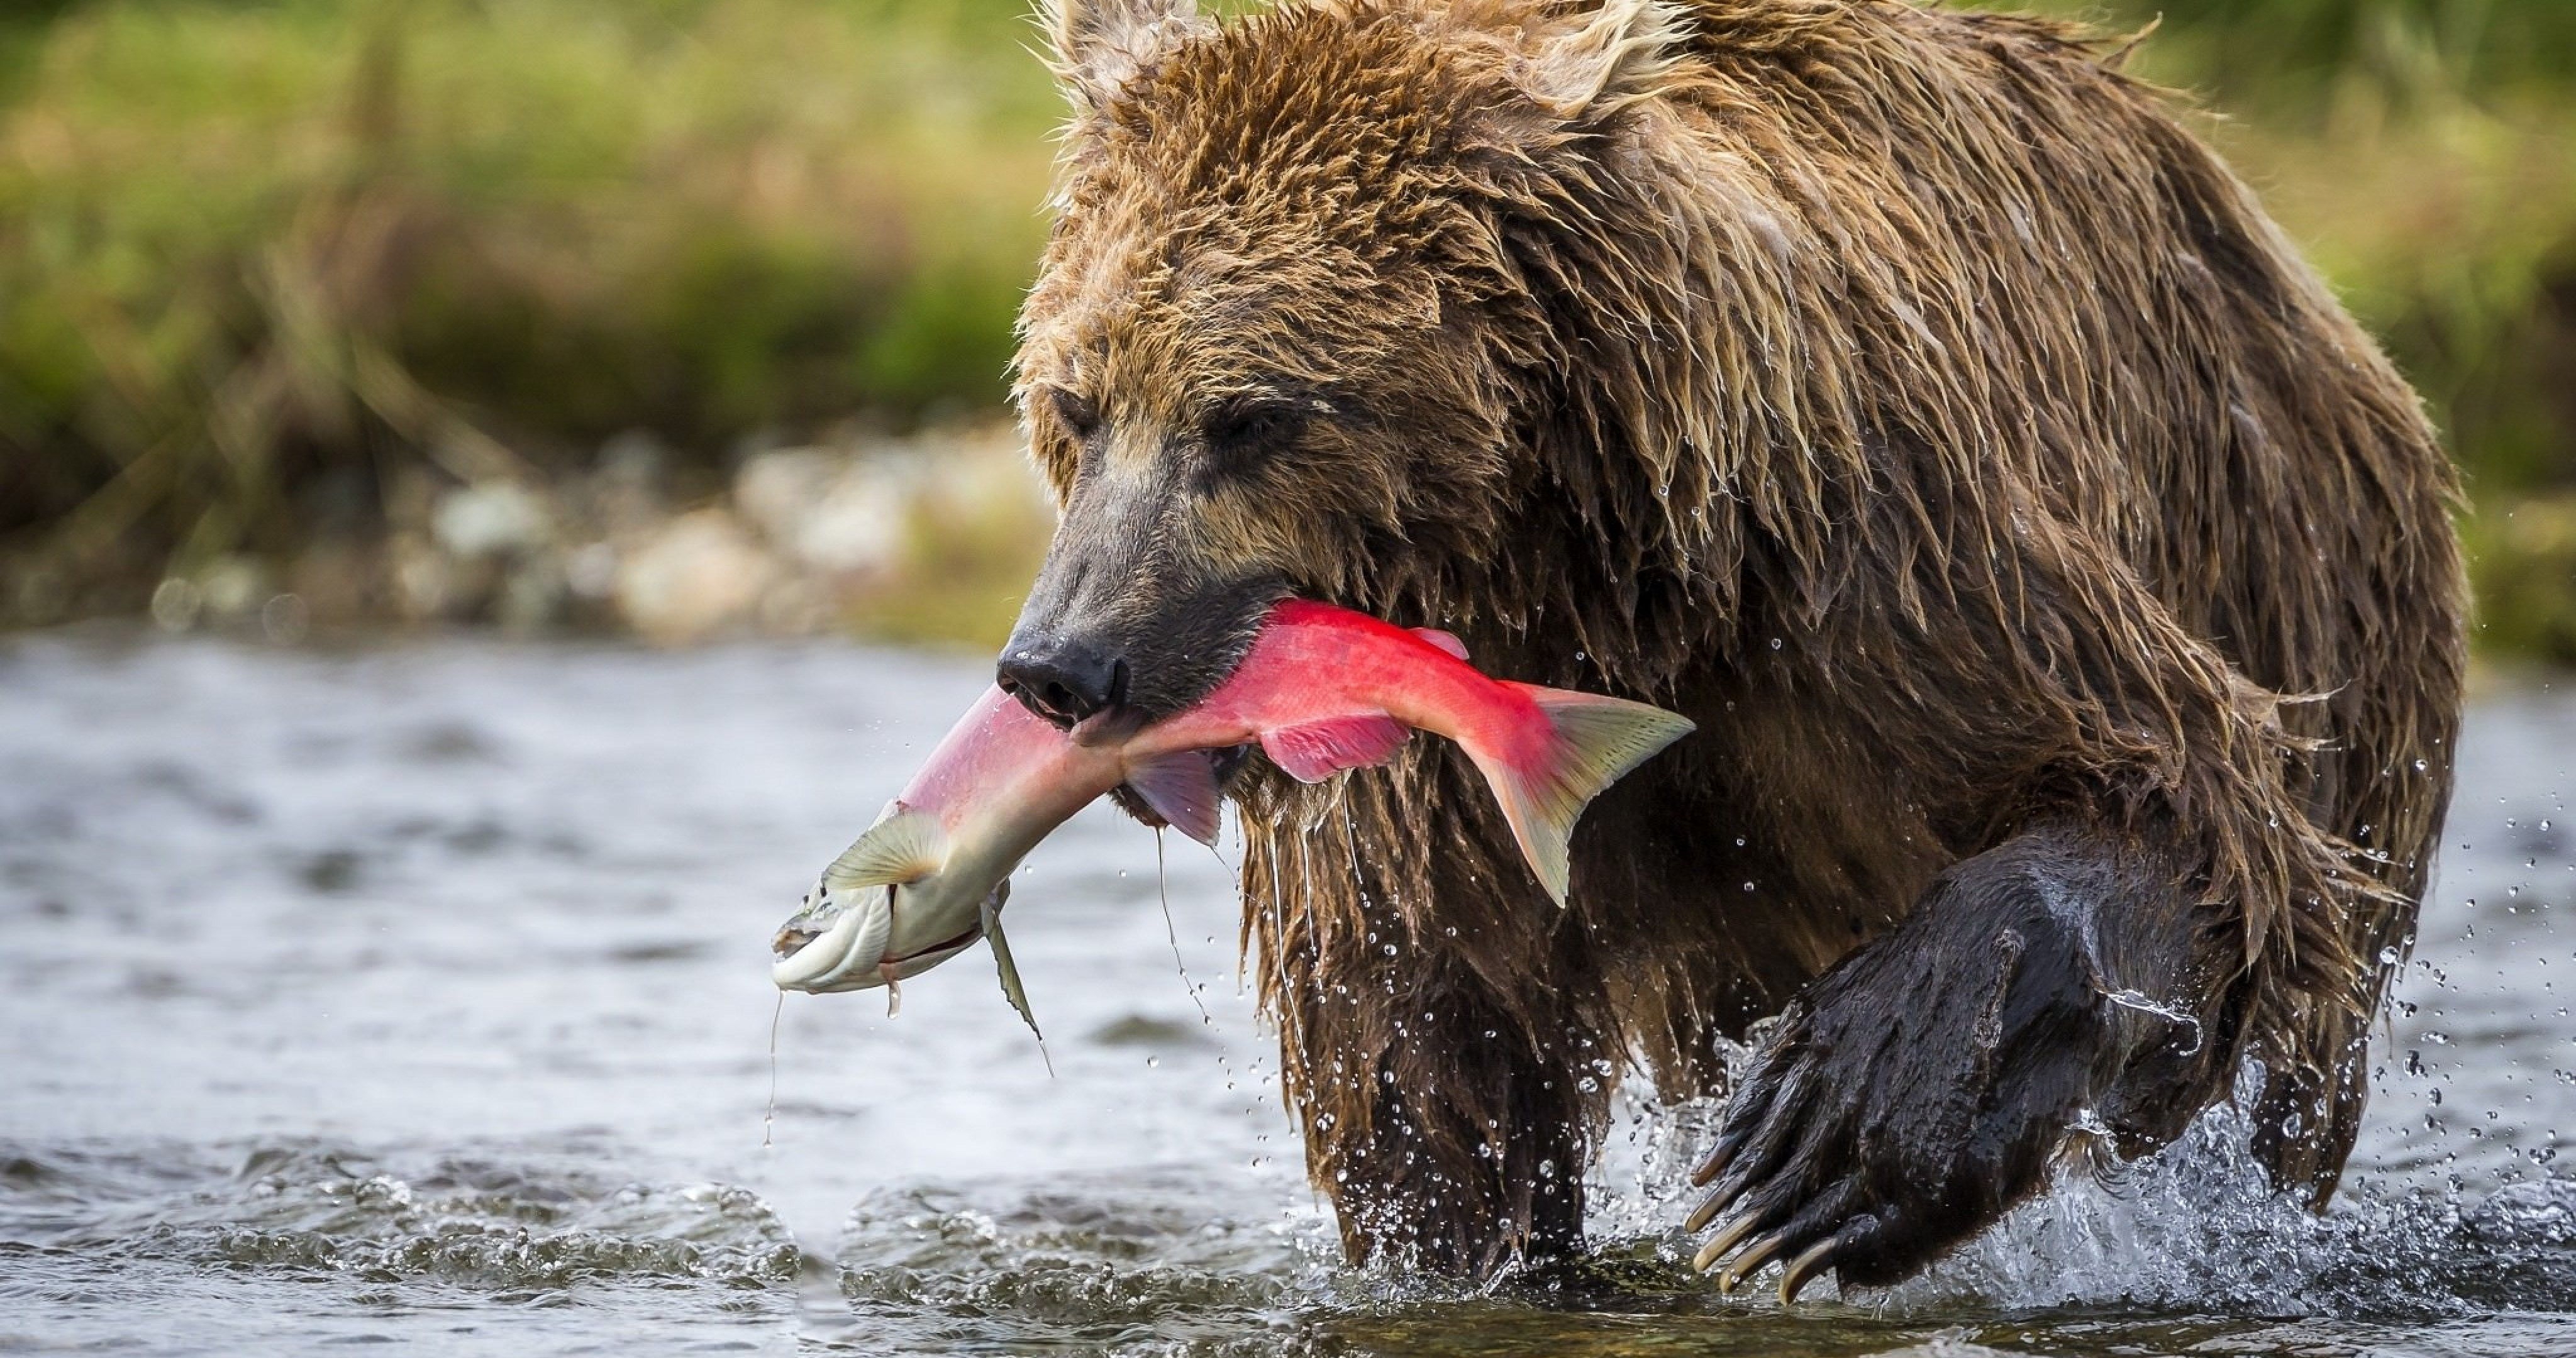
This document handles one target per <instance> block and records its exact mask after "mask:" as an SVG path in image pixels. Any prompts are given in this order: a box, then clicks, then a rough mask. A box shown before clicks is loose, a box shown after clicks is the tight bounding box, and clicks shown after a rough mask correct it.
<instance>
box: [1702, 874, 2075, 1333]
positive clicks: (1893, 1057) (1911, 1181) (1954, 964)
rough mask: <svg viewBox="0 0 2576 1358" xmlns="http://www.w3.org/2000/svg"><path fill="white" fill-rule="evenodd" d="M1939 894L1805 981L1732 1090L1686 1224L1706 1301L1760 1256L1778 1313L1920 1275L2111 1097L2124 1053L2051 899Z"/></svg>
mask: <svg viewBox="0 0 2576 1358" xmlns="http://www.w3.org/2000/svg"><path fill="white" fill-rule="evenodd" d="M1945 885H1946V889H1941V888H1936V890H1935V892H1934V894H1933V897H1932V898H1931V899H1927V900H1926V901H1925V902H1924V903H1923V904H1922V906H1920V907H1918V908H1917V909H1916V910H1915V911H1914V913H1913V914H1912V915H1910V916H1908V917H1907V918H1906V919H1905V920H1904V921H1903V922H1902V923H1900V924H1899V925H1898V927H1897V928H1896V929H1894V930H1892V931H1891V932H1889V933H1887V934H1885V935H1883V936H1881V937H1880V938H1879V939H1877V940H1876V941H1874V942H1872V943H1870V944H1868V945H1866V946H1864V947H1862V948H1860V949H1858V950H1857V951H1855V952H1853V953H1852V954H1850V955H1849V956H1847V957H1846V958H1844V959H1843V961H1842V962H1841V963H1839V964H1837V965H1836V966H1835V967H1834V968H1832V969H1831V970H1829V971H1827V972H1826V973H1825V974H1824V975H1823V976H1821V977H1819V978H1817V980H1816V982H1815V983H1814V984H1813V985H1812V986H1810V987H1809V989H1808V991H1807V992H1806V993H1805V994H1804V995H1803V996H1801V997H1800V998H1799V1000H1798V1001H1796V1002H1795V1003H1793V1004H1792V1005H1791V1006H1790V1008H1789V1011H1788V1013H1787V1014H1785V1015H1784V1016H1783V1021H1782V1022H1781V1024H1780V1026H1779V1027H1778V1029H1777V1030H1775V1031H1774V1033H1773V1034H1772V1036H1771V1040H1770V1042H1769V1043H1768V1044H1767V1045H1766V1047H1765V1048H1764V1049H1763V1051H1762V1053H1761V1054H1760V1056H1758V1057H1757V1058H1756V1060H1755V1062H1754V1064H1753V1068H1752V1070H1751V1072H1750V1073H1749V1074H1748V1075H1747V1076H1746V1077H1745V1079H1744V1080H1743V1081H1742V1083H1741V1084H1740V1085H1738V1086H1737V1088H1736V1090H1735V1093H1734V1096H1733V1098H1732V1099H1731V1100H1730V1101H1729V1103H1728V1105H1727V1109H1726V1114H1725V1117H1724V1118H1723V1120H1722V1122H1721V1124H1720V1126H1719V1129H1718V1137H1717V1143H1716V1146H1715V1148H1714V1149H1713V1150H1712V1151H1711V1152H1710V1154H1709V1156H1708V1157H1707V1158H1706V1159H1705V1160H1704V1161H1702V1162H1701V1163H1700V1165H1699V1166H1698V1167H1697V1169H1696V1170H1695V1171H1694V1173H1693V1174H1692V1178H1693V1180H1694V1181H1695V1182H1697V1183H1700V1184H1704V1185H1706V1186H1707V1187H1708V1190H1709V1191H1708V1196H1707V1198H1706V1199H1705V1200H1704V1201H1703V1202H1701V1203H1700V1205H1699V1207H1698V1208H1697V1210H1695V1211H1693V1212H1692V1213H1691V1215H1690V1219H1689V1222H1688V1223H1687V1224H1688V1229H1689V1230H1691V1231H1693V1232H1697V1231H1699V1230H1702V1229H1705V1228H1706V1227H1708V1226H1709V1225H1710V1224H1711V1223H1719V1222H1722V1225H1720V1226H1719V1229H1718V1232H1717V1234H1716V1235H1715V1236H1714V1237H1712V1238H1711V1239H1710V1240H1709V1242H1708V1244H1707V1246H1706V1247H1704V1248H1702V1249H1701V1250H1700V1251H1698V1253H1697V1255H1696V1256H1695V1257H1694V1258H1693V1260H1692V1263H1693V1265H1694V1267H1696V1268H1698V1269H1700V1270H1701V1271H1704V1272H1705V1271H1711V1270H1714V1271H1715V1272H1716V1274H1717V1283H1718V1287H1719V1289H1720V1290H1721V1291H1724V1292H1732V1291H1733V1290H1734V1289H1735V1288H1736V1287H1738V1286H1740V1285H1741V1284H1742V1283H1743V1282H1744V1281H1745V1280H1747V1279H1749V1278H1751V1277H1752V1276H1753V1275H1754V1274H1755V1273H1757V1272H1758V1271H1760V1270H1761V1269H1762V1268H1763V1267H1764V1266H1765V1265H1767V1264H1769V1263H1770V1262H1772V1261H1773V1260H1774V1259H1780V1260H1785V1261H1786V1264H1785V1266H1784V1267H1783V1269H1782V1273H1781V1278H1780V1291H1781V1294H1782V1296H1783V1297H1784V1298H1794V1297H1795V1296H1797V1295H1798V1293H1799V1292H1800V1291H1801V1290H1803V1289H1804V1288H1805V1287H1806V1286H1807V1285H1808V1284H1809V1283H1811V1282H1813V1281H1814V1280H1815V1279H1816V1278H1817V1277H1818V1276H1820V1275H1821V1274H1823V1273H1824V1272H1826V1271H1827V1270H1831V1271H1833V1272H1834V1273H1835V1274H1836V1275H1837V1276H1838V1277H1840V1278H1841V1279H1842V1280H1843V1281H1845V1282H1847V1283H1856V1284H1865V1285H1876V1284H1881V1283H1888V1282H1894V1281H1896V1280H1898V1279H1901V1278H1904V1277H1907V1276H1909V1275H1911V1274H1913V1273H1915V1272H1917V1271H1919V1270H1920V1269H1921V1268H1922V1267H1923V1266H1924V1265H1925V1264H1927V1263H1929V1262H1930V1261H1931V1260H1932V1259H1933V1258H1934V1257H1935V1256H1937V1255H1939V1254H1940V1253H1942V1252H1943V1251H1945V1250H1948V1249H1949V1248H1951V1247H1952V1246H1954V1245H1957V1244H1958V1243H1959V1242H1960V1241H1962V1240H1965V1239H1966V1238H1968V1237H1969V1236H1971V1235H1973V1234H1975V1233H1976V1232H1977V1231H1979V1230H1981V1229H1983V1228H1984V1227H1985V1226H1986V1225H1988V1224H1989V1223H1991V1222H1992V1221H1994V1220H1995V1218H1997V1217H1999V1216H2001V1215H2002V1214H2003V1212H2004V1210H2005V1209H2006V1208H2008V1207H2010V1206H2011V1205H2012V1204H2013V1203H2015V1202H2017V1201H2019V1200H2021V1199H2022V1198H2023V1197H2025V1196H2027V1195H2028V1194H2029V1193H2031V1192H2032V1191H2034V1190H2035V1189H2036V1188H2037V1187H2039V1186H2040V1185H2041V1184H2042V1183H2044V1182H2045V1180H2046V1175H2047V1170H2048V1167H2049V1164H2050V1162H2051V1158H2052V1156H2053V1155H2054V1153H2055V1152H2056V1150H2057V1149H2058V1147H2059V1146H2060V1145H2061V1144H2062V1142H2063V1141H2064V1138H2065V1136H2066V1133H2067V1129H2068V1128H2069V1127H2070V1126H2072V1125H2075V1124H2076V1123H2077V1122H2078V1121H2079V1120H2081V1118H2083V1117H2084V1116H2086V1115H2087V1114H2088V1113H2092V1112H2094V1111H2095V1110H2096V1109H2097V1107H2100V1105H2101V1104H2102V1102H2103V1100H2104V1098H2105V1096H2106V1095H2107V1094H2108V1093H2109V1092H2110V1090H2109V1087H2110V1086H2111V1085H2112V1084H2113V1083H2114V1082H2115V1081H2116V1079H2117V1076H2118V1072H2119V1070H2120V1067H2121V1065H2122V1064H2123V1060H2124V1056H2125V1053H2124V1052H2123V1051H2122V1050H2121V1049H2120V1047H2119V1046H2118V1044H2117V1043H2115V1042H2114V1041H2113V1040H2112V1038H2111V1035H2110V1027H2109V1024H2110V1022H2111V1020H2110V1018H2109V1017H2108V1014H2109V1011H2108V1010H2107V1009H2106V1008H2105V1007H2104V1005H2103V1002H2102V1000H2101V995H2102V994H2103V989H2102V986H2101V982H2100V978H2099V976H2098V974H2097V970H2098V969H2097V967H2096V966H2095V964H2094V961H2093V959H2092V957H2091V955H2090V953H2089V952H2088V951H2087V949H2086V946H2085V944H2084V943H2083V941H2082V936H2081V933H2080V931H2079V930H2077V929H2075V928H2072V927H2070V921H2069V920H2067V919H2066V918H2064V917H2062V916H2060V915H2059V914H2057V913H2055V912H2054V911H2052V910H2051V908H2050V903H2049V900H2048V896H2049V894H2050V893H2048V892H2043V891H2040V890H2038V889H2037V885H2038V884H2037V883H2036V882H2034V881H2033V880H2032V879H2031V877H2030V876H2029V875H2028V874H2006V873H2001V872H1997V873H1994V874H1991V875H1986V874H1980V873H1977V872H1975V871H1968V872H1962V873H1958V874H1954V876H1953V877H1952V878H1951V879H1950V880H1949V881H1948V882H1947V883H1946V884H1945ZM2101 1111H2104V1112H2108V1111H2110V1110H2109V1109H2108V1108H2102V1110H2101Z"/></svg>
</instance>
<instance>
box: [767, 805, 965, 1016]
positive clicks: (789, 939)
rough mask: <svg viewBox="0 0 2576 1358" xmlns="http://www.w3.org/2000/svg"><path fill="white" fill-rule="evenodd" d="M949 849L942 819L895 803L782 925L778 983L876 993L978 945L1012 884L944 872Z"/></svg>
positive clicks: (776, 940) (773, 948)
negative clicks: (988, 917)
mask: <svg viewBox="0 0 2576 1358" xmlns="http://www.w3.org/2000/svg"><path fill="white" fill-rule="evenodd" d="M945 856H946V855H945V848H944V844H943V842H942V840H941V836H940V834H939V832H938V830H937V823H936V822H935V821H933V820H931V819H930V818H929V817H927V816H925V815H923V814H922V813H920V812H917V811H913V810H910V809H908V808H906V807H904V806H903V805H902V804H901V803H900V802H896V803H889V804H888V805H887V807H886V810H885V812H884V814H882V815H880V816H879V817H878V818H877V823H876V824H875V825H872V826H870V827H869V828H868V831H867V833H865V834H863V835H861V836H860V837H859V838H858V840H857V842H855V843H853V844H852V845H851V846H850V847H849V849H848V850H846V851H844V852H843V853H842V854H841V856H840V857H839V858H837V859H835V860H833V862H832V865H831V866H830V867H827V868H825V869H824V870H823V872H822V875H821V876H820V877H818V878H817V879H816V880H815V882H814V886H813V888H812V889H811V890H808V891H807V892H806V893H805V898H804V900H802V901H801V902H799V903H798V906H797V910H796V913H795V914H793V915H790V916H788V918H787V920H786V922H785V923H783V924H781V925H780V926H779V928H778V932H777V933H776V934H775V935H774V936H773V937H772V938H771V940H770V952H771V954H772V956H773V957H774V958H775V961H774V962H773V964H772V966H771V969H770V977H771V980H772V981H774V982H775V983H776V984H777V986H778V988H779V989H781V990H798V991H805V992H808V993H811V994H827V993H833V992H838V991H844V990H869V989H874V988H875V987H878V986H882V985H885V984H887V983H888V982H890V981H899V980H902V979H904V978H905V977H908V976H916V975H919V974H920V973H922V972H925V971H928V970H930V969H931V968H932V967H935V966H937V965H939V964H940V963H942V962H945V961H947V960H948V959H949V958H951V957H954V956H956V955H957V954H959V953H961V952H964V951H965V950H966V949H967V948H969V947H972V946H973V945H974V944H975V943H976V941H977V940H979V939H981V938H982V937H983V936H984V930H983V919H984V910H985V906H986V902H987V901H990V902H992V904H993V906H994V908H997V909H998V908H999V905H1000V901H1001V899H1002V898H1003V897H1004V896H1005V895H1007V893H1008V892H1009V889H1010V883H1009V880H1008V879H1007V878H1005V879H1004V880H1002V881H1000V882H997V883H989V884H986V883H975V882H970V881H968V880H967V878H966V876H965V875H964V874H959V873H948V872H943V871H941V870H940V866H941V860H942V859H944V858H945Z"/></svg>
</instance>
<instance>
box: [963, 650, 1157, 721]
mask: <svg viewBox="0 0 2576 1358" xmlns="http://www.w3.org/2000/svg"><path fill="white" fill-rule="evenodd" d="M998 671H999V672H998V673H997V674H996V675H995V676H994V682H995V683H998V684H1000V685H1001V686H1002V691H1003V692H1005V693H1008V694H1010V695H1011V696H1013V697H1015V698H1017V699H1019V700H1020V702H1021V703H1023V704H1025V705H1026V706H1027V707H1028V709H1029V710H1030V711H1032V712H1035V713H1037V714H1038V715H1039V716H1041V717H1044V718H1046V719H1047V720H1049V721H1051V722H1054V723H1055V724H1056V725H1058V726H1071V725H1073V724H1074V723H1075V722H1078V721H1080V720H1082V719H1083V718H1085V717H1088V716H1090V715H1091V714H1093V713H1095V712H1098V711H1100V710H1101V709H1103V708H1106V707H1112V706H1115V705H1116V704H1117V703H1118V702H1119V701H1120V700H1121V699H1123V698H1124V697H1125V696H1126V694H1125V692H1124V690H1125V689H1126V687H1127V662H1126V661H1124V660H1122V659H1120V658H1118V657H1117V656H1114V655H1111V654H1110V653H1109V651H1108V648H1106V647H1104V646H1100V645H1097V644H1095V643H1092V642H1089V641H1085V640H1083V639H1081V638H1078V637H1076V638H1066V637H1034V638H1030V639H1028V640H1022V639H1020V638H1018V637H1013V638H1012V639H1011V643H1010V645H1008V646H1006V647H1004V648H1003V650H1002V660H1001V664H1000V666H999V667H998Z"/></svg>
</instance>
